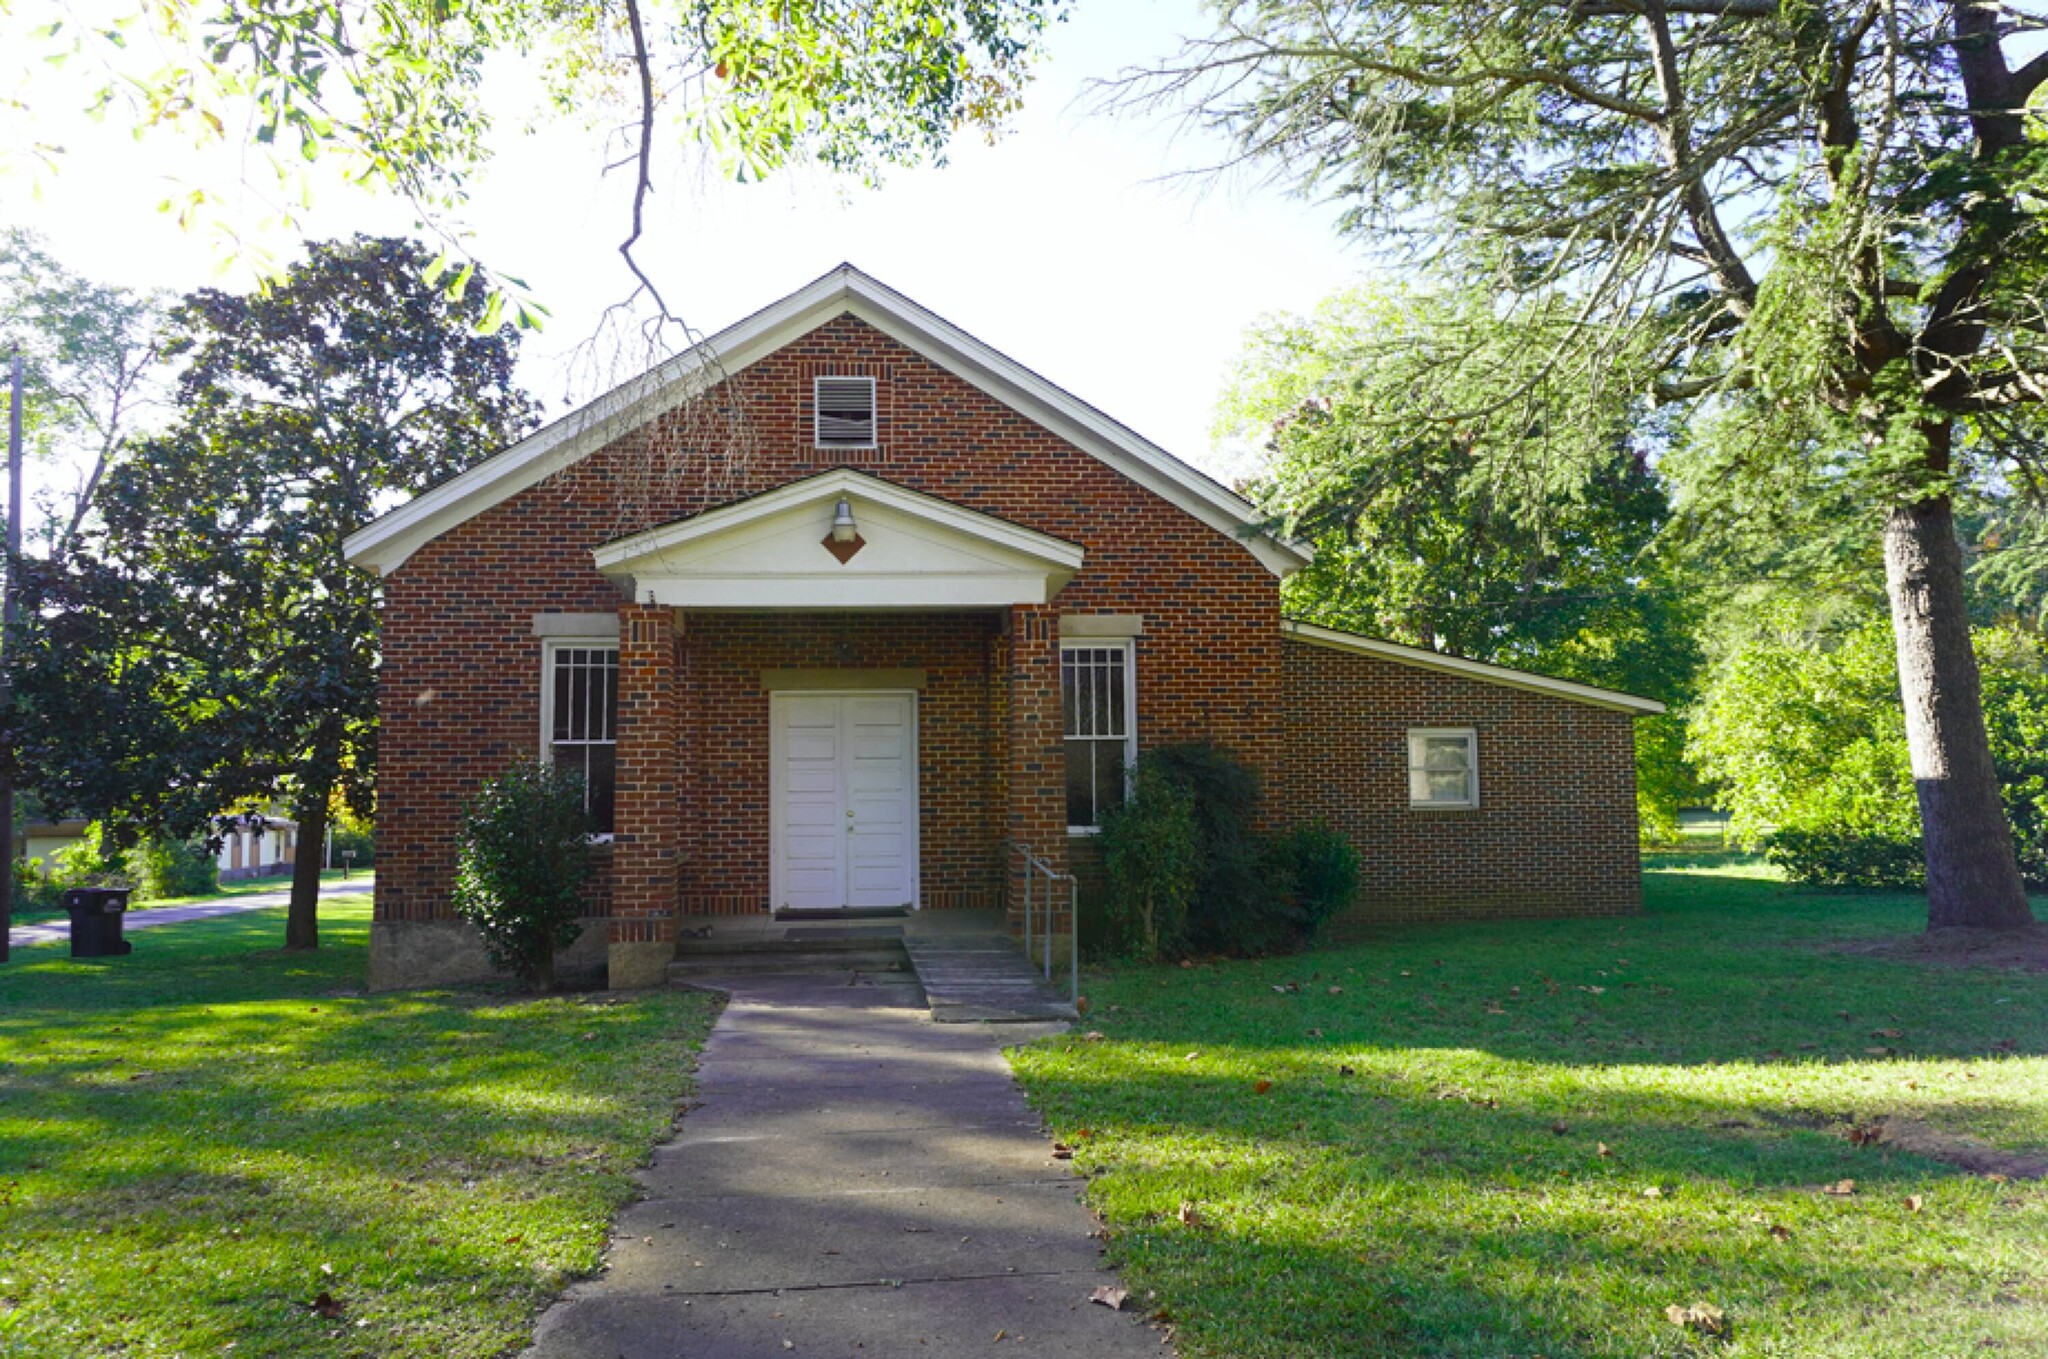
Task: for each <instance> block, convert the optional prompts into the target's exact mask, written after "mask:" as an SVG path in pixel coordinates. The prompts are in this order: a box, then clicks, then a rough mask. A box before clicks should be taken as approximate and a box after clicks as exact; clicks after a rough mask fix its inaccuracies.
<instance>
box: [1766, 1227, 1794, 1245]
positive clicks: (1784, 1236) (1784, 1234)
mask: <svg viewBox="0 0 2048 1359" xmlns="http://www.w3.org/2000/svg"><path fill="white" fill-rule="evenodd" d="M1770 1232H1771V1235H1772V1236H1774V1237H1776V1238H1777V1239H1778V1240H1780V1241H1790V1240H1791V1239H1792V1229H1791V1228H1790V1227H1787V1226H1784V1225H1782V1224H1780V1223H1776V1222H1773V1223H1772V1224H1771V1226H1770Z"/></svg>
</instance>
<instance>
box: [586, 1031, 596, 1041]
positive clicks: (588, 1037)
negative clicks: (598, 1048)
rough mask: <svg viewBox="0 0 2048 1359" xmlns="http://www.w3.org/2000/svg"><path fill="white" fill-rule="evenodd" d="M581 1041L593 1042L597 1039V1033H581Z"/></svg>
mask: <svg viewBox="0 0 2048 1359" xmlns="http://www.w3.org/2000/svg"><path fill="white" fill-rule="evenodd" d="M583 1041H584V1042H586V1043H595V1042H596V1041H597V1035H596V1034H595V1033H586V1034H584V1035H583Z"/></svg>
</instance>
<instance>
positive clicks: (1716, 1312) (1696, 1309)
mask: <svg viewBox="0 0 2048 1359" xmlns="http://www.w3.org/2000/svg"><path fill="white" fill-rule="evenodd" d="M1664 1315H1665V1316H1666V1317H1668V1318H1669V1319H1670V1321H1671V1324H1672V1325H1674V1326H1683V1327H1684V1328H1685V1329H1686V1330H1688V1331H1695V1332H1697V1333H1699V1334H1700V1335H1714V1336H1723V1335H1726V1334H1728V1314H1727V1313H1725V1312H1723V1311H1722V1310H1721V1309H1720V1308H1718V1307H1716V1306H1714V1304H1713V1303H1711V1302H1696V1303H1694V1304H1693V1305H1692V1306H1690V1307H1680V1306H1679V1305H1678V1304H1677V1303H1675V1302H1674V1303H1672V1304H1671V1305H1670V1306H1669V1307H1666V1308H1665V1309H1664Z"/></svg>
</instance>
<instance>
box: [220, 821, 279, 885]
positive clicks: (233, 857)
mask: <svg viewBox="0 0 2048 1359" xmlns="http://www.w3.org/2000/svg"><path fill="white" fill-rule="evenodd" d="M219 830H220V835H221V844H220V856H219V859H218V863H219V866H220V880H221V881H222V882H240V881H242V880H244V879H247V878H266V877H273V876H277V875H279V874H284V873H289V872H291V871H292V863H293V862H294V861H295V860H296V859H297V858H298V846H299V823H298V822H296V821H293V820H291V819H290V818H289V817H283V816H278V815H276V814H275V813H274V812H272V811H267V810H266V811H255V812H239V813H234V814H232V815H229V816H223V817H222V818H221V819H220V823H219Z"/></svg>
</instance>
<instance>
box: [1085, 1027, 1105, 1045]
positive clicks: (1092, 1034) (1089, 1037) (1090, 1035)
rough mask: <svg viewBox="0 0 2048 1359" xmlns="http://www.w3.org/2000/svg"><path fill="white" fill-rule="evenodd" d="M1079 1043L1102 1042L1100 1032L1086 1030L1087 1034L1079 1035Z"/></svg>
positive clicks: (1098, 1030)
mask: <svg viewBox="0 0 2048 1359" xmlns="http://www.w3.org/2000/svg"><path fill="white" fill-rule="evenodd" d="M1081 1041H1082V1042H1084V1043H1100V1042H1101V1041H1102V1030H1100V1029H1090V1030H1088V1032H1086V1033H1084V1034H1082V1035H1081Z"/></svg>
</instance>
